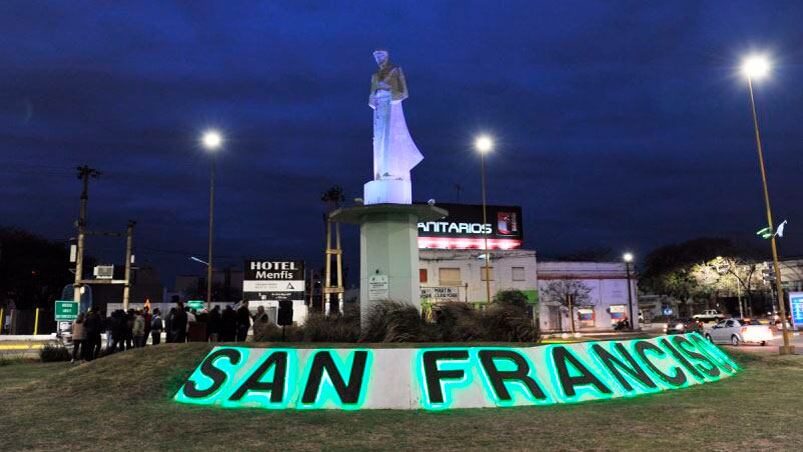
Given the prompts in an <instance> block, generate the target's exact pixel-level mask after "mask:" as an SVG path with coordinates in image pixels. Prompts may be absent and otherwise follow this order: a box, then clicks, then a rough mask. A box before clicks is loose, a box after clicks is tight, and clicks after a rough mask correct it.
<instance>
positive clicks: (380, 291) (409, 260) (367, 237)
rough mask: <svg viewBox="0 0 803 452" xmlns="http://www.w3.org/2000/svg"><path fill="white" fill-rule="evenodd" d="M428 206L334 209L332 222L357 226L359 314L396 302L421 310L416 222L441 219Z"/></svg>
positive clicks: (440, 214)
mask: <svg viewBox="0 0 803 452" xmlns="http://www.w3.org/2000/svg"><path fill="white" fill-rule="evenodd" d="M447 214H448V212H447V211H446V210H444V209H441V208H439V207H435V206H430V205H420V204H419V205H411V204H373V205H364V206H356V207H347V208H342V209H337V210H335V211H334V212H332V213H331V214H330V218H331V219H332V221H337V222H342V223H351V224H359V225H360V317H361V318H362V323H363V324H365V320H366V317H367V315H368V313H369V312H370V310H371V309H372V307H373V306H375V305H377V304H379V303H381V302H382V301H385V300H392V301H398V302H402V303H407V304H409V305H411V306H414V307H415V308H416V309H418V311H419V312H420V311H421V288H420V284H419V279H418V278H419V275H418V269H419V264H418V222H419V221H433V220H439V219H441V218H444V217H445V216H446V215H447Z"/></svg>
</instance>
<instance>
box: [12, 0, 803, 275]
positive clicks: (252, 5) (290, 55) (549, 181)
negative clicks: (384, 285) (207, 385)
mask: <svg viewBox="0 0 803 452" xmlns="http://www.w3.org/2000/svg"><path fill="white" fill-rule="evenodd" d="M801 23H803V3H800V2H768V1H752V2H735V1H722V2H697V1H694V2H681V1H671V2H645V1H633V2H569V1H560V2H555V1H553V2H534V1H524V2H513V1H483V2H468V1H451V2H447V1H426V2H424V1H415V2H414V1H409V2H406V1H399V0H395V1H390V2H384V1H376V0H373V1H339V2H334V1H297V0H293V1H287V2H278V1H277V2H265V3H261V4H256V2H234V1H225V2H201V1H192V2H179V3H173V2H167V1H155V2H145V1H137V2H127V5H125V6H123V5H122V4H121V3H118V2H112V3H108V2H82V1H63V2H32V1H5V2H2V3H0V30H2V32H0V68H1V69H2V70H0V225H7V226H12V225H13V226H19V227H22V228H25V229H28V230H31V231H33V232H35V233H38V234H41V235H42V236H44V237H47V238H50V239H56V240H65V239H67V238H68V237H71V236H73V235H74V234H75V232H74V229H73V228H72V222H73V221H74V220H75V218H76V217H77V215H78V203H79V200H78V197H79V194H80V182H79V181H78V180H77V179H76V177H75V170H74V167H75V166H77V165H81V164H88V165H90V166H93V167H95V168H98V169H99V170H101V171H102V172H103V175H102V177H101V178H100V179H99V180H97V181H93V182H92V184H91V189H90V206H89V225H90V228H91V229H101V230H123V229H124V227H125V223H126V220H127V219H128V218H132V219H135V220H137V221H138V225H137V229H136V237H135V245H136V253H137V256H138V262H140V263H143V262H150V263H152V264H154V265H155V266H157V268H158V269H159V271H160V274H161V276H162V279H163V280H164V281H165V282H166V283H167V284H168V285H169V286H172V282H173V277H174V276H175V275H176V274H180V273H188V272H197V273H201V272H202V271H203V266H202V265H200V264H197V263H195V262H192V261H190V260H189V259H188V257H189V256H190V255H195V256H198V257H201V258H203V257H204V256H205V254H206V238H207V218H208V216H207V215H208V184H209V162H210V158H209V156H208V155H206V154H205V153H204V152H203V150H202V149H201V148H200V146H199V145H198V139H199V136H200V134H201V133H202V131H203V130H204V129H205V128H207V127H217V128H219V129H220V130H221V131H222V132H223V133H224V134H225V136H226V143H225V147H224V149H223V150H222V151H221V152H220V153H219V154H218V155H217V157H216V158H217V162H218V195H217V210H216V222H217V225H218V227H217V232H216V237H217V239H216V250H217V251H216V254H217V255H218V256H220V257H221V258H222V259H223V260H221V261H219V262H220V263H222V264H232V265H240V264H241V259H242V258H243V257H246V256H259V257H267V258H281V257H296V258H302V259H305V260H306V261H308V263H309V264H311V265H314V266H316V267H319V266H321V265H322V262H323V256H322V245H323V223H322V221H321V218H322V215H321V214H322V212H323V204H322V203H321V202H320V196H321V193H322V192H323V191H324V190H325V189H326V188H328V187H329V186H331V185H333V184H340V185H342V186H343V187H344V188H345V190H346V194H347V199H353V198H355V197H361V196H362V185H363V183H365V182H366V181H368V180H369V179H370V178H371V168H372V166H371V133H372V123H371V121H372V119H371V114H372V113H371V109H370V108H369V107H368V105H367V96H368V89H369V82H370V76H371V74H372V73H373V72H374V71H375V70H376V65H375V63H374V62H373V59H372V56H371V52H372V51H373V50H374V49H375V48H387V49H389V50H390V52H391V59H392V60H393V61H394V62H395V63H397V64H399V65H400V66H402V67H403V68H404V72H405V75H406V77H407V82H408V85H409V88H410V98H409V99H408V100H407V101H405V104H404V108H405V114H406V117H407V122H408V125H409V127H410V131H411V133H412V136H413V138H414V140H415V141H416V143H417V144H418V146H419V148H420V149H421V151H422V152H423V154H424V155H425V160H424V161H423V162H422V163H421V164H420V165H419V166H418V167H417V168H416V169H415V170H414V171H413V195H414V198H415V199H417V200H421V201H425V200H427V199H429V198H435V199H436V200H440V201H443V202H455V201H458V199H457V190H456V189H455V184H459V185H460V186H461V187H462V192H461V193H460V199H459V201H460V202H471V203H479V201H480V190H479V176H480V172H479V160H478V158H477V156H476V155H475V154H474V153H473V151H472V148H471V145H472V141H473V138H474V136H475V135H477V134H478V133H482V132H484V133H489V134H491V135H493V136H494V137H495V138H496V141H497V149H496V151H495V152H494V153H493V154H492V155H489V157H488V161H487V164H488V178H489V191H488V193H489V195H488V196H489V203H495V204H520V205H522V206H523V209H524V232H525V236H526V246H527V247H528V248H531V249H532V248H534V249H536V250H537V251H538V253H539V255H540V256H542V257H548V256H557V255H561V254H565V253H570V252H574V251H578V250H583V249H587V248H611V249H612V250H614V251H615V252H616V253H617V254H618V253H619V252H620V251H624V250H626V249H628V250H633V251H635V253H636V256H637V257H639V256H641V257H643V256H644V255H645V254H646V253H647V252H649V251H650V250H651V249H653V248H654V247H656V246H659V245H663V244H668V243H673V242H678V241H683V240H686V239H690V238H694V237H698V236H703V235H709V236H711V235H713V236H723V237H731V238H734V239H737V240H740V241H745V242H746V243H750V244H753V245H757V246H762V247H763V246H766V245H767V244H766V242H763V241H761V240H760V239H757V238H756V237H755V235H754V233H755V231H756V230H758V229H759V228H761V227H763V226H764V225H765V219H764V216H763V215H764V211H763V199H762V193H761V185H760V177H759V173H758V166H757V157H756V151H755V142H754V139H753V130H752V123H751V119H750V110H749V104H748V97H747V87H746V82H745V80H744V79H743V78H742V77H741V76H740V74H739V72H738V65H739V63H740V60H741V58H742V57H743V56H744V55H745V54H747V53H749V52H751V51H760V52H765V53H767V54H768V55H770V56H771V57H772V59H773V62H774V68H773V73H772V75H771V77H770V78H768V79H766V80H762V81H761V82H758V83H757V84H756V96H757V102H758V108H759V115H760V121H761V122H762V128H763V130H762V133H763V138H764V144H765V151H766V158H767V165H768V173H769V179H770V193H771V196H772V200H773V203H774V209H775V214H776V219H777V220H778V221H780V220H783V219H788V221H789V224H788V226H787V230H786V232H787V236H786V237H784V239H783V240H782V241H781V242H780V248H781V253H782V255H784V256H791V255H795V254H803V238H801V237H803V212H801V210H800V205H801V204H800V203H801V199H803V184H801V183H800V182H799V181H800V179H801V177H800V175H801V172H802V170H803V164H801V154H800V149H801V145H802V144H803V126H801V124H803V90H801V81H803V64H801V62H803V48H802V47H801V45H800V44H801V43H803V27H801ZM348 231H349V234H348V236H349V240H348V241H347V243H346V250H345V252H346V256H347V262H348V263H350V264H351V265H352V275H354V273H356V272H357V269H356V267H355V266H356V262H357V261H356V253H357V247H356V241H355V240H354V236H355V232H356V229H355V228H353V227H350V228H348ZM122 251H123V244H122V242H115V241H113V240H110V239H103V240H93V241H90V242H89V247H88V252H89V253H90V254H93V255H96V256H98V257H100V258H101V260H108V261H111V260H115V259H118V262H121V261H122Z"/></svg>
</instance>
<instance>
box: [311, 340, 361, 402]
mask: <svg viewBox="0 0 803 452" xmlns="http://www.w3.org/2000/svg"><path fill="white" fill-rule="evenodd" d="M367 360H368V352H367V351H364V350H357V351H355V352H353V358H352V363H351V372H350V374H349V381H348V383H346V381H345V380H344V379H343V376H342V375H341V374H340V370H339V369H338V368H337V366H336V365H335V362H334V360H332V355H331V352H329V351H328V350H326V351H319V352H317V353H315V356H314V357H313V358H312V366H311V367H310V371H309V373H308V374H307V385H306V387H305V388H304V395H303V396H302V397H301V403H303V404H313V403H316V402H318V400H319V399H318V397H319V395H320V393H321V381H322V380H323V377H324V373H326V376H327V378H328V380H329V381H330V382H331V383H332V386H333V387H334V390H335V392H336V393H337V397H338V398H339V399H340V402H342V403H346V404H355V403H357V402H358V401H359V399H360V394H361V393H362V391H361V389H362V387H363V377H364V376H365V364H366V361H367Z"/></svg>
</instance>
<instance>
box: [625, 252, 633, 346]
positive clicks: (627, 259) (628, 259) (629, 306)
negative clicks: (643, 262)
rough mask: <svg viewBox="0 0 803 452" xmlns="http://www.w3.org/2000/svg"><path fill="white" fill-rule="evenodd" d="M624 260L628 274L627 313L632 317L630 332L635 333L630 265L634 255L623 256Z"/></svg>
mask: <svg viewBox="0 0 803 452" xmlns="http://www.w3.org/2000/svg"><path fill="white" fill-rule="evenodd" d="M622 260H623V261H625V271H626V272H627V312H628V315H629V316H630V319H629V323H630V330H631V331H633V330H634V329H635V323H633V286H632V284H631V282H630V264H631V263H632V262H633V253H625V254H624V255H622Z"/></svg>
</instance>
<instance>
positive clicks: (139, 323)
mask: <svg viewBox="0 0 803 452" xmlns="http://www.w3.org/2000/svg"><path fill="white" fill-rule="evenodd" d="M131 335H132V336H133V337H134V347H137V348H139V347H143V346H144V345H145V344H144V343H145V340H146V338H147V336H145V316H143V315H142V311H140V310H139V309H137V310H136V311H135V313H134V323H133V326H132V327H131Z"/></svg>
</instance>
